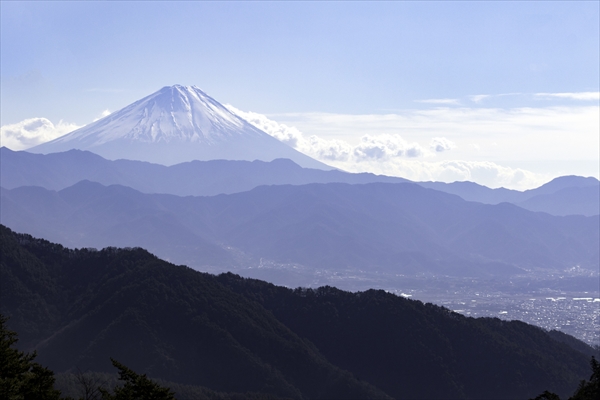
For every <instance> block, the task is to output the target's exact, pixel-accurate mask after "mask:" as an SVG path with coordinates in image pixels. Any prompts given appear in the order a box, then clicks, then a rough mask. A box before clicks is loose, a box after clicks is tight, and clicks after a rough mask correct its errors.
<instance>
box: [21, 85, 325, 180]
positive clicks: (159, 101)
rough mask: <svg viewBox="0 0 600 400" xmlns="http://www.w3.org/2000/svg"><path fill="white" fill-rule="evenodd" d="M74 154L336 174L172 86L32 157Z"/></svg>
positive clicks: (199, 95)
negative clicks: (289, 166) (277, 163)
mask: <svg viewBox="0 0 600 400" xmlns="http://www.w3.org/2000/svg"><path fill="white" fill-rule="evenodd" d="M71 149H80V150H90V151H92V152H94V153H96V154H99V155H101V156H103V157H105V158H107V159H110V160H116V159H127V160H140V161H149V162H153V163H158V164H163V165H173V164H179V163H182V162H186V161H193V160H215V159H225V160H248V161H254V160H263V161H272V160H274V159H276V158H289V159H290V160H293V161H294V162H296V163H297V164H299V165H301V166H303V167H310V168H318V169H326V170H329V169H333V168H332V167H329V166H327V165H325V164H323V163H321V162H319V161H317V160H315V159H312V158H310V157H308V156H306V155H304V154H302V153H300V152H298V151H296V150H294V149H293V148H291V147H290V146H288V145H286V144H284V143H282V142H281V141H279V140H277V139H275V138H274V137H272V136H270V135H269V134H267V133H266V132H263V131H261V130H260V129H258V128H255V127H254V126H253V125H251V124H250V123H248V122H247V121H245V120H244V119H242V118H240V117H238V116H237V115H235V114H233V113H232V112H231V111H229V110H228V109H227V108H225V107H224V106H223V105H222V104H221V103H219V102H218V101H216V100H215V99H213V98H212V97H210V96H208V95H207V94H206V93H204V92H203V91H202V90H200V89H199V88H198V87H196V86H181V85H174V86H166V87H164V88H162V89H160V90H159V91H157V92H155V93H152V94H151V95H149V96H146V97H144V98H143V99H140V100H138V101H136V102H135V103H132V104H130V105H128V106H126V107H124V108H123V109H121V110H119V111H115V112H113V113H112V114H110V115H108V116H106V117H104V118H101V119H99V120H98V121H95V122H93V123H91V124H88V125H86V126H84V127H83V128H80V129H77V130H75V131H73V132H71V133H68V134H66V135H64V136H61V137H59V138H57V139H54V140H52V141H50V142H47V143H43V144H40V145H38V146H35V147H33V148H31V149H29V151H30V152H32V153H42V154H48V153H56V152H62V151H67V150H71Z"/></svg>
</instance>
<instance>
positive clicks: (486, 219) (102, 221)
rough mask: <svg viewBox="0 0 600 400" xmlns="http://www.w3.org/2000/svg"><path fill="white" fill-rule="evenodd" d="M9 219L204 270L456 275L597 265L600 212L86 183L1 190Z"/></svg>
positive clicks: (14, 225)
mask: <svg viewBox="0 0 600 400" xmlns="http://www.w3.org/2000/svg"><path fill="white" fill-rule="evenodd" d="M1 201H2V208H1V215H0V217H1V221H2V223H3V224H5V225H7V226H8V227H10V228H11V229H14V230H16V231H19V232H29V233H32V234H34V235H36V236H40V237H43V238H46V239H48V240H52V241H56V242H59V243H63V244H65V245H68V246H74V247H97V248H101V247H105V246H119V247H125V246H129V247H134V246H141V247H144V248H148V249H150V250H151V251H152V252H155V253H156V254H158V255H160V256H161V257H164V258H166V259H168V260H170V261H171V262H175V263H182V264H186V265H190V266H194V267H202V266H220V267H221V268H222V269H221V270H223V269H226V268H231V267H233V266H236V265H237V266H240V265H246V266H249V265H258V263H259V260H260V259H262V258H264V259H265V260H273V261H276V262H278V263H284V264H290V263H291V264H298V265H303V266H310V267H313V268H329V269H337V270H369V271H378V270H379V271H386V272H393V273H397V274H423V273H425V274H438V275H439V274H441V275H455V276H490V275H511V274H517V273H522V272H524V270H531V269H533V270H536V269H540V270H554V269H557V270H564V269H566V268H569V267H573V266H575V265H579V266H581V267H582V268H586V269H590V270H597V269H598V266H599V265H600V264H599V251H600V250H599V248H598V243H599V241H600V237H599V236H600V232H599V230H598V226H599V218H600V217H599V216H594V217H584V216H569V217H555V216H551V215H548V214H545V213H534V212H530V211H527V210H524V209H522V208H519V207H517V206H514V205H512V204H508V203H502V204H499V205H486V204H481V203H476V202H467V201H464V200H463V199H461V198H460V197H458V196H455V195H451V194H447V193H443V192H439V191H436V190H432V189H425V188H423V187H420V186H419V185H417V184H414V183H399V184H386V183H372V184H365V185H349V184H340V183H329V184H309V185H301V186H292V185H280V186H261V187H258V188H255V189H253V190H251V191H248V192H243V193H237V194H231V195H219V196H212V197H191V196H188V197H178V196H173V195H159V194H143V193H140V192H138V191H136V190H133V189H131V188H127V187H124V186H119V185H111V186H103V185H100V184H98V183H93V182H89V181H82V182H80V183H77V184H75V185H73V186H71V187H69V188H66V189H63V190H60V191H58V192H56V191H51V190H47V189H43V188H40V187H20V188H16V189H12V190H6V189H2V197H1Z"/></svg>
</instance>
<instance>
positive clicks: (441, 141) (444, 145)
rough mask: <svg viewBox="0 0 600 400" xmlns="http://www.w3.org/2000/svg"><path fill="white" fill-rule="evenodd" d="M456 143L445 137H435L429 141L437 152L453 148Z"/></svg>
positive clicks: (430, 145) (430, 146)
mask: <svg viewBox="0 0 600 400" xmlns="http://www.w3.org/2000/svg"><path fill="white" fill-rule="evenodd" d="M455 147H456V145H455V144H454V143H453V142H451V141H450V140H448V139H446V138H445V137H435V138H433V139H431V142H429V148H430V149H431V150H433V151H435V152H437V153H441V152H442V151H447V150H452V149H453V148H455Z"/></svg>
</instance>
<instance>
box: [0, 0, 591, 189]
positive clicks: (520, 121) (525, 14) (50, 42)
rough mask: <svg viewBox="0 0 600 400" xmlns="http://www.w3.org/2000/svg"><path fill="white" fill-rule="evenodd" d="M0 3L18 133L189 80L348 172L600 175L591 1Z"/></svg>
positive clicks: (514, 184) (525, 183)
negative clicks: (175, 3) (174, 4)
mask: <svg viewBox="0 0 600 400" xmlns="http://www.w3.org/2000/svg"><path fill="white" fill-rule="evenodd" d="M0 7H1V11H2V13H1V14H2V16H1V22H2V24H1V32H2V35H1V52H2V57H1V66H2V68H1V82H2V86H1V87H2V89H1V97H2V102H1V125H2V145H3V146H7V147H9V148H11V149H13V150H22V149H27V148H29V147H31V146H33V145H36V144H39V143H42V142H45V141H48V140H51V139H54V138H56V137H59V136H61V135H64V134H66V133H68V132H70V131H72V130H74V129H77V128H79V127H82V126H84V125H87V124H88V123H90V122H92V121H94V120H97V119H98V118H101V117H103V116H106V115H108V114H109V113H111V112H115V111H117V110H119V109H121V108H123V107H125V106H127V105H128V104H130V103H132V102H134V101H136V100H139V99H140V98H142V97H144V96H147V95H149V94H150V93H153V92H155V91H157V90H159V89H160V88H161V87H163V86H170V85H174V84H184V85H197V86H199V87H200V88H202V89H203V90H205V91H206V92H207V93H208V94H209V95H210V96H212V97H214V98H215V99H216V100H217V101H219V102H221V103H222V104H225V105H229V107H230V109H231V110H234V111H235V112H236V113H238V114H239V115H240V116H242V117H243V118H245V119H247V120H249V121H250V122H251V123H253V124H254V125H255V126H257V127H259V128H261V129H263V130H265V131H266V132H267V133H269V134H271V135H272V136H275V137H276V138H278V139H280V140H281V141H283V142H284V143H287V144H288V145H290V146H292V147H293V148H295V149H296V150H299V151H300V152H303V153H304V154H307V155H309V156H311V157H313V158H315V159H317V160H318V161H321V162H324V163H327V164H329V165H332V166H334V167H337V168H340V169H343V170H346V171H350V172H373V173H376V174H385V175H390V176H400V177H404V178H407V179H410V180H417V181H425V180H436V181H444V182H451V181H457V180H470V181H474V182H476V183H480V184H483V185H486V186H489V187H501V186H502V187H507V188H512V189H518V190H524V189H530V188H533V187H537V186H540V185H541V184H543V183H545V182H548V181H550V180H551V179H553V178H555V177H558V176H562V175H581V176H593V177H596V178H599V177H600V176H599V174H600V172H599V169H600V161H599V160H600V157H599V150H598V149H599V147H600V142H599V140H600V139H599V136H600V135H599V131H600V125H599V120H600V111H599V110H600V107H599V99H600V95H599V93H600V90H599V85H600V83H599V75H600V67H599V65H600V62H599V57H600V56H599V54H598V48H599V45H600V42H599V39H598V37H599V36H600V35H599V21H598V18H597V16H598V14H599V12H600V10H599V5H598V4H597V3H594V2H574V3H573V2H571V3H557V2H536V3H529V2H528V3H460V2H450V3H429V2H428V3H406V2H402V3H335V2H334V3H195V2H194V3H178V4H177V6H172V5H171V4H167V3H163V2H149V3H144V4H143V6H141V3H17V2H3V3H2V4H1V6H0ZM132 15H135V18H131V16H132ZM106 26H110V27H111V29H110V30H106V29H105V27H106ZM190 38H191V39H190Z"/></svg>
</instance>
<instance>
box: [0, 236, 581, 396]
mask: <svg viewBox="0 0 600 400" xmlns="http://www.w3.org/2000/svg"><path fill="white" fill-rule="evenodd" d="M0 248H2V258H1V260H0V273H1V276H2V280H0V287H1V289H2V290H0V312H2V313H3V314H7V315H9V316H11V320H10V321H9V326H10V328H11V329H15V330H17V331H19V332H20V337H21V339H22V341H21V342H20V343H21V345H23V346H25V347H29V346H32V347H34V348H35V349H37V351H38V354H39V355H38V361H39V362H41V363H43V364H45V365H48V366H49V367H51V368H52V369H54V370H55V371H58V372H60V371H67V370H73V369H75V368H76V367H79V368H80V369H82V370H85V369H90V370H92V371H99V372H102V371H107V370H110V369H111V368H110V363H109V362H108V357H109V356H112V357H115V358H117V359H119V360H120V361H121V362H124V363H126V364H127V365H128V366H130V367H132V368H133V369H135V370H137V371H138V372H140V373H147V374H149V376H151V377H156V378H161V379H165V380H171V381H175V382H180V383H185V384H195V385H203V386H206V387H208V388H211V389H214V390H224V391H246V390H252V391H257V392H263V393H272V394H275V395H278V396H288V397H290V398H385V394H384V393H383V392H382V391H381V390H378V389H376V388H374V387H373V386H372V385H370V384H368V383H367V382H370V383H375V382H376V383H375V384H376V385H377V386H378V387H380V388H381V389H383V390H385V391H386V392H388V394H390V395H392V396H393V397H394V398H398V399H403V398H410V399H415V398H427V399H431V398H440V399H441V398H446V399H449V398H453V399H456V398H470V399H487V398H489V399H494V398H529V397H532V396H534V395H536V394H537V393H540V392H541V391H542V390H546V389H550V390H553V391H556V392H558V393H561V394H563V393H570V392H572V391H573V390H574V388H575V387H576V385H577V383H578V381H579V379H582V378H583V377H586V375H587V373H588V368H587V363H588V360H589V355H590V354H583V353H581V352H580V351H576V350H574V349H572V348H571V347H569V346H567V345H566V344H564V343H560V342H558V341H555V340H553V339H552V338H551V337H550V336H548V335H547V334H546V333H545V332H544V331H542V330H540V329H539V328H535V327H532V326H529V325H527V324H524V323H521V322H506V321H499V320H497V319H473V318H467V317H464V316H462V315H459V314H456V313H453V312H450V311H449V310H447V309H444V308H441V307H437V306H433V305H431V304H427V305H423V304H422V303H421V302H419V301H412V300H408V299H404V298H401V297H397V296H395V295H392V294H389V293H385V292H383V291H373V290H371V291H367V292H359V293H349V292H343V291H340V290H337V289H334V288H331V287H324V288H319V289H317V290H307V289H297V290H291V289H286V288H282V287H277V286H274V285H270V284H267V283H265V282H261V281H256V280H248V279H242V278H240V277H239V276H236V275H232V274H227V275H221V276H218V277H215V276H213V275H209V274H202V273H198V272H195V271H192V270H190V269H188V268H185V267H183V266H174V265H172V264H168V263H165V262H164V261H161V260H159V259H157V258H156V257H154V256H152V255H151V254H149V253H147V252H146V251H144V250H142V249H116V248H109V249H105V250H102V251H90V250H69V249H65V248H63V247H62V246H59V245H56V244H53V243H50V242H47V241H43V240H39V239H35V238H33V237H31V236H29V235H22V234H15V233H13V232H11V231H10V230H8V229H6V228H5V227H0ZM573 340H575V339H573ZM313 343H314V344H313ZM580 345H581V348H583V349H584V351H586V350H591V349H589V348H588V347H585V345H583V344H580ZM325 357H327V358H325ZM333 360H335V361H333ZM331 361H333V362H334V363H336V364H337V365H339V366H343V367H342V368H345V369H346V370H347V371H349V372H345V371H343V370H341V369H340V368H338V367H336V366H334V365H333V364H332V363H331Z"/></svg>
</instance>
